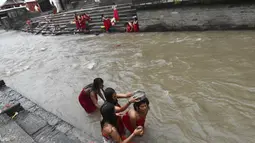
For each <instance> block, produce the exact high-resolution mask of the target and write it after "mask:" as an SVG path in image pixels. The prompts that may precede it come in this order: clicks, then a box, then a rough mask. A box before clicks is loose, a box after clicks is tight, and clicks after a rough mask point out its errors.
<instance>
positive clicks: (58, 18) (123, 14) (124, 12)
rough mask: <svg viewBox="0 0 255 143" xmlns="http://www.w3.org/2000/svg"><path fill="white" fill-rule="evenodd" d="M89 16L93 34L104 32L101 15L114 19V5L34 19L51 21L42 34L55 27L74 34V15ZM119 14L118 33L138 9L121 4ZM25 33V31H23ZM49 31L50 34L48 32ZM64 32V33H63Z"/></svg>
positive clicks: (115, 27)
mask: <svg viewBox="0 0 255 143" xmlns="http://www.w3.org/2000/svg"><path fill="white" fill-rule="evenodd" d="M75 13H76V14H84V13H86V14H88V15H89V16H90V17H91V18H92V21H90V22H89V26H88V27H89V29H90V31H91V32H102V31H103V30H102V29H101V26H103V22H102V21H101V15H102V14H104V15H105V17H109V18H112V17H113V10H112V5H108V6H100V7H92V8H86V9H80V10H73V11H68V12H64V13H58V14H55V15H48V16H41V17H37V18H34V19H32V20H33V21H41V22H43V21H45V22H46V20H45V19H46V18H47V19H50V20H51V23H50V24H49V25H48V28H47V29H44V30H43V31H42V33H50V32H52V31H53V30H50V29H54V27H55V25H57V26H59V27H60V30H55V32H58V33H66V32H69V33H72V32H74V29H76V27H75V23H74V14H75ZM118 13H119V17H120V21H119V22H117V23H116V25H115V26H114V27H113V28H114V29H117V30H116V31H120V32H123V31H124V29H125V27H124V24H125V22H127V21H129V20H131V19H132V17H133V16H134V15H136V9H134V8H132V5H131V4H129V3H128V4H119V5H118ZM39 29H41V28H40V27H38V28H35V29H34V31H35V32H36V31H38V30H39ZM23 31H25V29H23ZM47 31H48V32H47ZM61 31H62V32H61Z"/></svg>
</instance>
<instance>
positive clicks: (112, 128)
mask: <svg viewBox="0 0 255 143" xmlns="http://www.w3.org/2000/svg"><path fill="white" fill-rule="evenodd" d="M100 112H101V114H102V116H103V120H102V121H101V132H102V136H103V140H104V143H130V141H131V140H132V138H134V137H135V136H137V135H141V133H142V127H137V128H136V129H134V131H133V132H132V134H131V135H130V136H129V137H128V138H125V139H124V138H121V136H120V134H119V133H118V128H119V127H118V124H117V116H116V112H115V106H114V105H113V104H112V103H109V102H105V103H104V104H103V105H102V106H101V108H100Z"/></svg>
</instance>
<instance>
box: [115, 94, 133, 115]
mask: <svg viewBox="0 0 255 143" xmlns="http://www.w3.org/2000/svg"><path fill="white" fill-rule="evenodd" d="M136 101H137V100H136V99H135V98H133V97H130V98H129V99H128V103H126V105H124V106H122V107H118V106H115V112H116V113H118V112H122V111H125V110H126V109H127V108H128V106H129V105H130V104H131V103H134V102H136Z"/></svg>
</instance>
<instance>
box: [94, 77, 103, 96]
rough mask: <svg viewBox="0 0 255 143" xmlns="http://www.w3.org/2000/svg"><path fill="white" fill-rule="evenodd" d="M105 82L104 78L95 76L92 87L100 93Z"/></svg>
mask: <svg viewBox="0 0 255 143" xmlns="http://www.w3.org/2000/svg"><path fill="white" fill-rule="evenodd" d="M102 84H104V81H103V79H102V78H95V79H94V82H93V84H92V88H91V90H92V91H94V92H96V93H99V92H100V86H101V85H102Z"/></svg>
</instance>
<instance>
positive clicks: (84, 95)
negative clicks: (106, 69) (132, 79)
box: [78, 78, 149, 143]
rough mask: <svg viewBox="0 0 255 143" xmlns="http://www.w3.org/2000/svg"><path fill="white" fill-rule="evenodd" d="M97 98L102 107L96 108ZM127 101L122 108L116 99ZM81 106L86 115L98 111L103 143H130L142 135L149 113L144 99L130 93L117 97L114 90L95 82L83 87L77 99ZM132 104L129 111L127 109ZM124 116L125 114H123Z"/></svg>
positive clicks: (102, 83)
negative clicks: (100, 116)
mask: <svg viewBox="0 0 255 143" xmlns="http://www.w3.org/2000/svg"><path fill="white" fill-rule="evenodd" d="M98 96H99V97H100V98H102V99H103V100H104V104H103V105H102V106H100V105H99V104H98ZM121 98H126V99H128V102H127V103H126V104H125V105H123V106H121V105H120V104H119V103H118V99H121ZM78 99H79V102H80V104H81V106H82V107H83V108H84V110H85V111H86V112H87V113H88V114H92V113H93V112H95V111H96V110H100V113H101V115H102V120H101V122H100V123H101V134H102V137H103V140H104V143H130V142H131V140H132V139H133V138H134V137H135V136H142V135H143V134H144V124H145V119H146V116H147V113H148V110H149V100H148V98H147V97H146V96H143V97H140V98H135V97H133V95H132V93H127V94H119V93H116V91H115V90H114V89H113V88H110V87H108V88H106V89H104V81H103V79H101V78H95V79H94V81H93V83H91V84H89V85H87V86H85V87H84V88H83V89H82V91H81V92H80V95H79V97H78ZM131 104H133V108H132V109H129V110H127V109H128V107H129V106H130V105H131ZM123 112H125V113H124V114H122V113H123Z"/></svg>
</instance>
